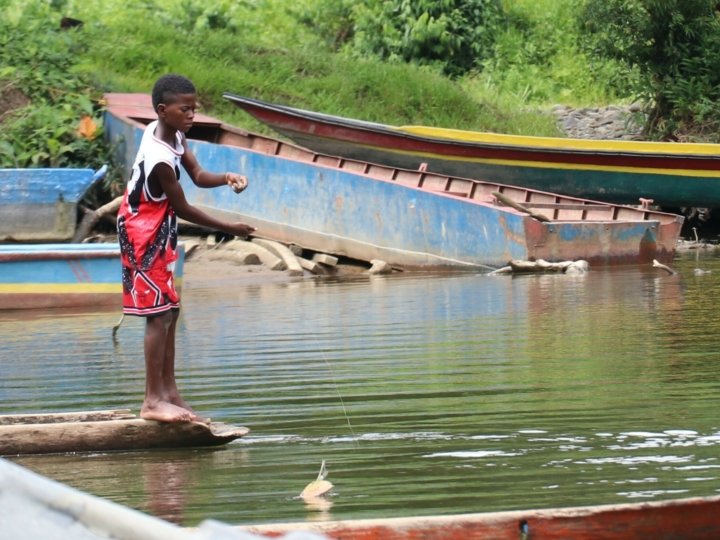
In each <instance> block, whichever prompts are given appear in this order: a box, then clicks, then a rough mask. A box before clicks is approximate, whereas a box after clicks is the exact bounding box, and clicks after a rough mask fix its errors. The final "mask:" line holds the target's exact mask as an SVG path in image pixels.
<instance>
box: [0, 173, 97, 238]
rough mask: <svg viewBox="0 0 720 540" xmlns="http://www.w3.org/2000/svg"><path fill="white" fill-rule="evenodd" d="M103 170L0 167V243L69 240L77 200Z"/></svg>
mask: <svg viewBox="0 0 720 540" xmlns="http://www.w3.org/2000/svg"><path fill="white" fill-rule="evenodd" d="M106 171H107V167H105V166H104V167H103V168H101V169H100V170H98V171H97V172H96V171H93V170H92V169H0V242H63V241H67V240H70V239H71V238H72V237H73V234H74V233H75V223H76V221H77V205H78V202H80V200H81V199H82V197H83V195H85V193H86V192H87V190H88V189H90V187H91V186H92V185H93V184H95V183H96V182H97V181H98V180H100V179H101V178H103V176H105V172H106Z"/></svg>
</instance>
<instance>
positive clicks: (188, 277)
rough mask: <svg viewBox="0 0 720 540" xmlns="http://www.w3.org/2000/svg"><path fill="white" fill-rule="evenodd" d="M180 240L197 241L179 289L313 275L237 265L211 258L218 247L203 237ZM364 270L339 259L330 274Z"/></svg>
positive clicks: (301, 277) (356, 272)
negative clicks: (212, 252)
mask: <svg viewBox="0 0 720 540" xmlns="http://www.w3.org/2000/svg"><path fill="white" fill-rule="evenodd" d="M180 240H181V241H186V245H187V244H190V243H198V242H199V245H197V247H195V248H193V249H192V250H190V251H189V253H188V255H187V256H186V258H185V265H184V267H183V288H188V287H190V288H197V287H208V286H222V285H224V284H228V283H236V282H238V281H242V282H243V283H253V282H268V281H291V280H298V279H308V278H312V277H316V276H315V274H313V273H311V272H308V271H305V274H304V275H303V276H291V275H289V274H288V273H287V272H285V271H280V270H271V269H270V268H268V267H267V266H265V265H263V264H252V265H240V264H234V263H232V262H229V261H224V260H211V258H210V257H209V256H208V253H210V252H211V251H213V250H214V249H218V248H219V246H208V245H207V243H206V242H205V240H203V239H201V238H198V237H181V238H180ZM367 270H368V269H367V268H366V267H364V266H362V265H360V264H353V263H346V262H342V263H339V264H338V265H337V266H336V267H335V271H334V273H333V276H346V275H357V274H362V273H367ZM323 277H327V276H323Z"/></svg>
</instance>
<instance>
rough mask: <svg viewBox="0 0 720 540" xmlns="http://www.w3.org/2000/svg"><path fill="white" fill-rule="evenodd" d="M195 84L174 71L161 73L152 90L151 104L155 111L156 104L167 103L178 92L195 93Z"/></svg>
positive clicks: (170, 101)
mask: <svg viewBox="0 0 720 540" xmlns="http://www.w3.org/2000/svg"><path fill="white" fill-rule="evenodd" d="M195 93H197V92H196V91H195V85H194V84H193V83H192V81H190V79H188V78H187V77H183V76H182V75H178V74H176V73H168V74H167V75H163V76H162V77H160V78H159V79H158V80H157V81H155V85H154V86H153V90H152V104H153V109H155V112H157V110H158V105H160V104H161V103H164V104H165V105H169V104H171V103H172V102H173V100H174V99H175V98H176V97H177V96H179V95H180V94H195Z"/></svg>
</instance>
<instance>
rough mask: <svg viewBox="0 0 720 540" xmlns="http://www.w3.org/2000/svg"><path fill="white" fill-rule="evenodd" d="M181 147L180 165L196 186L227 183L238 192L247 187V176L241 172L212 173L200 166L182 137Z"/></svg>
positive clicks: (205, 186)
mask: <svg viewBox="0 0 720 540" xmlns="http://www.w3.org/2000/svg"><path fill="white" fill-rule="evenodd" d="M183 147H184V148H185V152H184V153H183V156H182V158H181V162H182V166H183V168H184V169H185V170H186V171H187V173H188V175H189V176H190V179H191V180H192V181H193V183H194V184H195V185H196V186H198V187H201V188H214V187H220V186H224V185H226V184H227V185H228V186H230V187H231V188H232V189H233V191H235V193H240V192H241V191H243V190H244V189H245V188H246V187H247V185H248V181H247V178H246V177H244V176H243V175H241V174H235V173H225V174H218V173H212V172H209V171H206V170H205V169H203V168H202V167H200V164H199V163H198V161H197V159H195V156H194V155H193V153H192V152H191V151H190V149H189V148H188V146H187V142H186V141H185V139H183Z"/></svg>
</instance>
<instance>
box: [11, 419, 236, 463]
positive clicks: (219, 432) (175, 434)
mask: <svg viewBox="0 0 720 540" xmlns="http://www.w3.org/2000/svg"><path fill="white" fill-rule="evenodd" d="M249 432H250V430H249V429H248V428H246V427H239V426H228V425H226V424H223V423H217V422H211V423H210V424H209V425H206V424H202V423H200V422H156V421H153V420H143V419H142V418H137V417H136V416H135V415H134V414H132V413H130V410H129V409H119V410H112V411H90V412H75V413H59V414H20V415H9V416H0V456H13V455H25V454H57V453H66V452H108V451H114V450H147V449H153V448H188V447H200V446H222V445H224V444H227V443H229V442H231V441H234V440H235V439H238V438H240V437H243V436H245V435H247V434H248V433H249Z"/></svg>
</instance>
